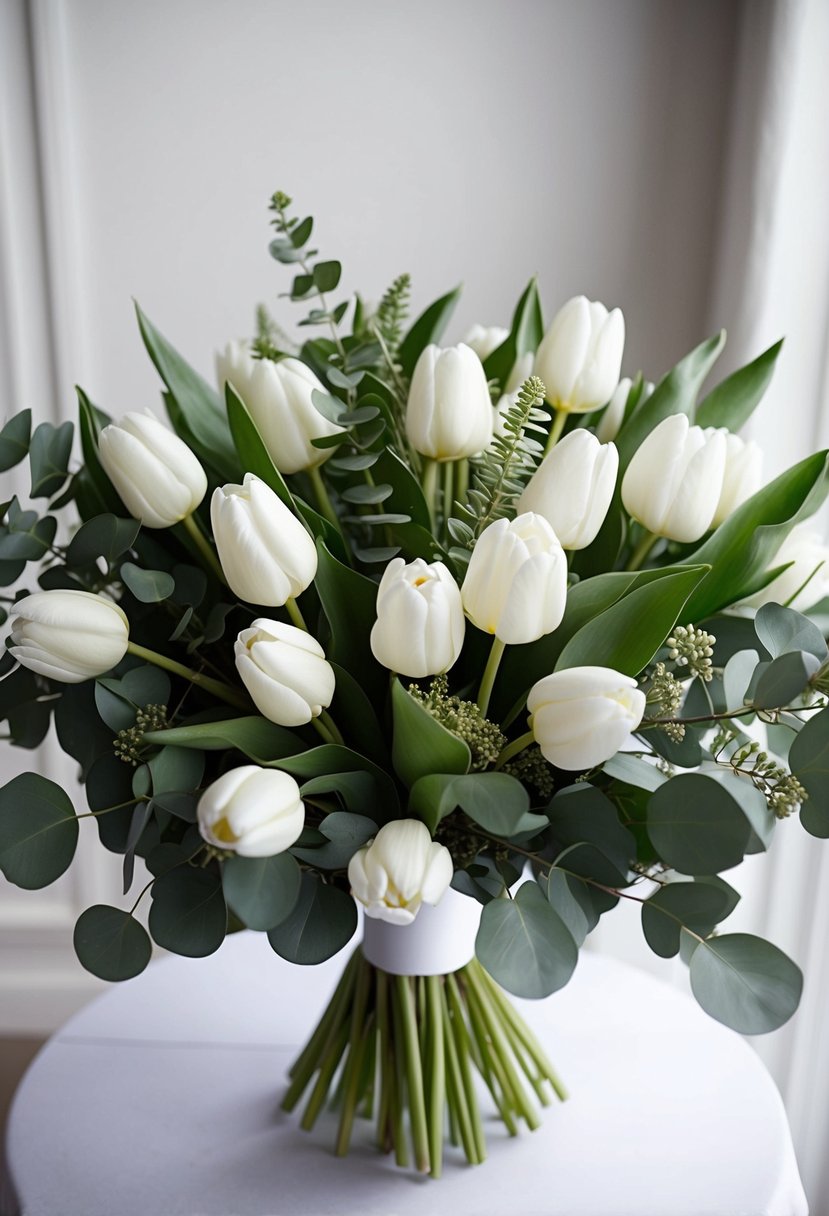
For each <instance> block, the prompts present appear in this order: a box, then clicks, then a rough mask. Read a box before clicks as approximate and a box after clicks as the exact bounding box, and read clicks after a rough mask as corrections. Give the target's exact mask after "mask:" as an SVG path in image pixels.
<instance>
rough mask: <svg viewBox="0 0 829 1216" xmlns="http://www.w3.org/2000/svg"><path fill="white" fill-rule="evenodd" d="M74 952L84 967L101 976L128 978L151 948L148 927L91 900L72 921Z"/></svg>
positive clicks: (146, 959)
mask: <svg viewBox="0 0 829 1216" xmlns="http://www.w3.org/2000/svg"><path fill="white" fill-rule="evenodd" d="M73 942H74V946H75V953H76V954H77V956H78V959H79V961H80V963H81V965H82V966H83V967H85V968H86V970H87V971H91V972H92V974H93V975H97V976H98V978H99V979H102V980H111V981H118V980H131V979H132V978H133V977H134V976H136V975H140V974H141V972H142V971H143V970H144V968H145V967H146V966H147V963H148V962H149V961H150V958H151V956H152V952H153V944H152V942H151V941H150V938H149V935H148V934H147V930H146V929H145V928H144V926H143V925H142V924H140V923H139V922H138V921H137V920H136V919H135V917H134V916H131V915H130V914H129V912H124V911H123V910H122V909H121V908H112V907H110V906H109V905H107V904H93V906H92V907H91V908H87V909H86V911H85V912H82V913H81V915H80V917H79V918H78V921H77V923H76V925H75V933H74V938H73Z"/></svg>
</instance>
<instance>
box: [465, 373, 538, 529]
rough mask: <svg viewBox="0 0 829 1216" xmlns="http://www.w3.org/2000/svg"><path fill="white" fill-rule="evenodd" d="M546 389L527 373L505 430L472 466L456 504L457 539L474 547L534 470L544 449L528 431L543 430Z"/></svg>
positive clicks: (504, 514) (519, 491) (510, 502)
mask: <svg viewBox="0 0 829 1216" xmlns="http://www.w3.org/2000/svg"><path fill="white" fill-rule="evenodd" d="M546 391H547V390H546V389H545V387H544V384H543V382H542V381H541V380H539V378H538V376H529V377H528V378H527V379H526V380H525V381H524V383H523V384H522V385H521V388H520V389H519V392H518V397H517V399H516V401H515V402H514V404H513V405H511V406H510V408H509V409H508V410H507V412H506V414H505V415H504V419H503V427H504V432H505V433H504V434H503V435H497V436H496V437H495V439H494V440H493V441H492V443H491V445H490V446H489V448H488V449H487V450H486V452H484V454H483V457H482V459H481V461H480V462H479V463H478V465H477V466H476V468H475V476H474V483H473V486H472V488H471V489H470V491H469V496H468V502H467V504H463V505H459V510H458V518H459V520H460V525H461V526H460V528H458V526H457V521H455V526H454V527H453V528H452V529H451V530H452V531H453V533H454V534H455V537H456V539H457V540H459V541H461V542H464V543H466V545H467V548H469V549H471V548H473V547H474V544H475V541H476V540H477V539H478V537H479V536H480V535H481V533H482V532H483V530H484V528H486V527H487V526H488V525H489V524H491V523H492V522H493V521H494V520H496V519H502V518H503V517H504V516H506V515H507V514H508V513H509V511H510V508H511V507H512V506H513V504H514V503H515V500H516V499H517V498H518V497H519V495H520V494H521V492H522V490H523V489H524V486H525V485H526V483H527V481H529V479H530V477H531V476H532V474H533V473H534V472H535V469H536V466H537V464H538V460H539V457H540V455H541V453H542V451H543V449H542V446H541V444H540V443H539V442H538V440H536V439H533V438H532V437H531V436H530V435H528V434H527V432H528V431H535V432H537V433H539V434H543V433H544V428H543V427H542V426H541V425H540V423H541V422H542V421H543V420H544V418H545V415H544V413H543V411H542V410H541V409H539V406H540V405H541V404H542V402H543V401H544V397H545V394H546Z"/></svg>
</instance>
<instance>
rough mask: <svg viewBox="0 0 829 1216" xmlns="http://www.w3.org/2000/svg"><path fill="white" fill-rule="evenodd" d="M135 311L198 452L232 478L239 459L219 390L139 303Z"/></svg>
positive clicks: (225, 479) (152, 354)
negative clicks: (158, 327) (195, 367)
mask: <svg viewBox="0 0 829 1216" xmlns="http://www.w3.org/2000/svg"><path fill="white" fill-rule="evenodd" d="M135 312H136V316H137V317H138V325H139V328H140V330H141V337H142V338H143V339H144V345H145V346H146V348H147V353H148V355H149V356H150V358H151V359H152V361H153V363H154V364H155V367H156V370H157V371H158V374H159V376H161V379H162V380H163V381H164V383H165V385H166V386H167V389H168V391H169V393H170V395H171V397H172V399H173V401H174V402H175V405H176V407H177V409H178V411H179V412H180V416H181V418H182V419H183V421H184V423H185V425H186V427H187V432H188V434H187V438H188V440H190V441H191V442H192V445H193V447H194V449H195V452H196V455H197V456H198V457H200V459H202V460H204V461H205V463H207V464H209V465H210V466H211V467H212V468H213V469H214V470H215V472H216V473H218V474H219V476H220V477H221V479H222V480H224V481H230V480H232V479H233V478H234V477H235V476H236V475H237V473H238V470H239V462H238V460H237V458H236V454H235V452H234V449H233V443H232V440H231V436H230V428H229V427H228V423H227V418H226V417H225V414H224V410H223V409H222V405H221V401H220V398H219V395H218V393H217V392H216V390H215V389H214V388H212V387H211V385H209V384H208V383H207V381H206V380H204V379H203V378H202V377H201V376H200V375H199V374H198V372H196V371H194V369H193V368H192V367H191V366H190V364H189V363H187V362H186V361H185V360H184V359H183V358H182V357H181V355H180V354H179V353H178V351H176V350H175V349H174V348H173V347H172V346H171V345H170V343H169V342H168V341H167V339H166V338H165V337H164V336H163V335H162V334H161V333H159V331H158V330H157V329H156V328H155V326H154V325H153V324H152V322H151V321H150V319H149V317H147V316H146V314H145V313H143V312H142V311H141V309H140V308H139V306H138V304H136V305H135ZM171 417H172V415H171ZM173 421H175V419H174V418H173Z"/></svg>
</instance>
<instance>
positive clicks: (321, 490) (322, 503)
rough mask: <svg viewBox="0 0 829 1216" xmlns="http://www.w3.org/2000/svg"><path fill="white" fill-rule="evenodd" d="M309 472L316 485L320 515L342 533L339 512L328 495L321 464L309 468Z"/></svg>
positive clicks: (313, 483)
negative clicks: (320, 469)
mask: <svg viewBox="0 0 829 1216" xmlns="http://www.w3.org/2000/svg"><path fill="white" fill-rule="evenodd" d="M307 473H308V477H309V478H310V481H311V485H312V486H313V487H314V497H315V498H316V500H317V506H318V507H319V510H320V515H324V516H325V518H326V519H327V520H328V522H329V523H330V524H333V526H334V527H335V528H336V529H337V531H338V532H340V533H342V528H341V527H340V521H339V519H338V518H337V512H336V511H335V510H334V506H333V504H332V502H331V499H330V497H329V495H328V491H327V490H326V488H325V482H324V481H323V480H322V474H321V473H320V471H319V465H314V467H313V468H312V469H308V470H307Z"/></svg>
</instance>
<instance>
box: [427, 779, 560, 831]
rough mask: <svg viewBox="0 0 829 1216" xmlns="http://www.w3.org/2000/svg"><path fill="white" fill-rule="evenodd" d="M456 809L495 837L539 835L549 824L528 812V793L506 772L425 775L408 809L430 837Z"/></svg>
mask: <svg viewBox="0 0 829 1216" xmlns="http://www.w3.org/2000/svg"><path fill="white" fill-rule="evenodd" d="M456 807H460V809H461V810H462V811H464V812H465V813H466V814H467V815H468V816H469V818H470V819H472V820H473V821H474V822H475V823H477V824H478V825H479V827H482V828H483V829H484V831H486V832H493V833H494V834H495V835H496V836H503V837H511V836H519V835H522V834H524V833H525V832H539V831H541V830H542V829H543V828H546V826H547V822H548V821H547V817H546V815H535V814H532V813H531V811H530V796H529V794H528V793H527V791H526V789H525V788H524V786H523V785H522V784H521V782H520V781H518V780H516V778H515V777H510V776H509V774H508V773H493V772H488V773H468V774H465V775H462V776H457V775H455V774H452V773H427V774H425V775H424V776H423V777H419V778H418V779H417V781H416V782H415V783H414V785H413V786H412V789H411V792H410V795H409V810H410V811H411V812H412V814H414V815H416V816H417V817H418V818H419V819H422V820H423V822H424V823H425V824H426V826H427V827H428V829H429V831H430V832H431V833H432V834H433V835H434V833H435V830H436V828H437V826H438V824H439V823H440V821H441V819H444V818H445V817H446V816H447V815H450V814H451V813H452V811H454V810H455V808H456Z"/></svg>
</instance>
